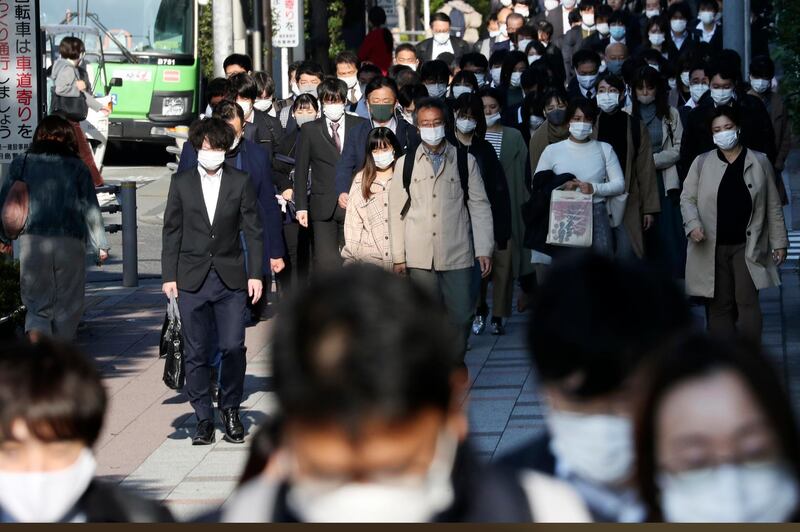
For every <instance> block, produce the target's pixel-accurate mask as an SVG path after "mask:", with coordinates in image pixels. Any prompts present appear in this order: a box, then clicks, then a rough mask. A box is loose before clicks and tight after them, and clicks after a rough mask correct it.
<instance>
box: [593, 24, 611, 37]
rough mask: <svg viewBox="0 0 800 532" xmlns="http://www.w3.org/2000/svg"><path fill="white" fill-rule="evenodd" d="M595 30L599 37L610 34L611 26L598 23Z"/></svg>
mask: <svg viewBox="0 0 800 532" xmlns="http://www.w3.org/2000/svg"><path fill="white" fill-rule="evenodd" d="M596 29H597V33H599V34H600V35H608V34H609V32H611V26H609V25H608V22H598V23H597V26H596Z"/></svg>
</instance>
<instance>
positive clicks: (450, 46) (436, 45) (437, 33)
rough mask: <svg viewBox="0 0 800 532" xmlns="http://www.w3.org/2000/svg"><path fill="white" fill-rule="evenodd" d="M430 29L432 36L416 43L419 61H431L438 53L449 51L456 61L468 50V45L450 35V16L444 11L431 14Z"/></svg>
mask: <svg viewBox="0 0 800 532" xmlns="http://www.w3.org/2000/svg"><path fill="white" fill-rule="evenodd" d="M431 30H433V37H431V38H429V39H425V40H424V41H422V42H421V43H419V44H418V45H417V57H419V60H420V63H424V62H426V61H432V60H433V59H436V58H437V57H439V55H440V54H443V53H446V52H450V53H451V54H453V57H455V60H456V61H460V60H461V56H462V55H464V54H466V53H469V52H470V47H469V45H468V44H467V43H466V42H464V41H463V40H462V39H460V38H458V37H453V36H451V35H450V17H448V16H447V15H446V14H444V13H434V14H433V15H431Z"/></svg>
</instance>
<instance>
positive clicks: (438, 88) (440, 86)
mask: <svg viewBox="0 0 800 532" xmlns="http://www.w3.org/2000/svg"><path fill="white" fill-rule="evenodd" d="M425 88H426V89H428V96H430V97H431V98H441V97H442V96H444V93H445V92H447V85H446V84H445V83H426V84H425Z"/></svg>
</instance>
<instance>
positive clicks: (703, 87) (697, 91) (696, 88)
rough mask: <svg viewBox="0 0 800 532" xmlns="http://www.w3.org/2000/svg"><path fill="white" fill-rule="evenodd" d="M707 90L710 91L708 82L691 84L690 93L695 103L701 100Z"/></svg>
mask: <svg viewBox="0 0 800 532" xmlns="http://www.w3.org/2000/svg"><path fill="white" fill-rule="evenodd" d="M706 92H708V84H707V83H697V84H695V85H690V86H689V93H690V94H691V95H692V100H693V101H694V103H697V102H699V101H700V98H702V97H703V95H704V94H705V93H706Z"/></svg>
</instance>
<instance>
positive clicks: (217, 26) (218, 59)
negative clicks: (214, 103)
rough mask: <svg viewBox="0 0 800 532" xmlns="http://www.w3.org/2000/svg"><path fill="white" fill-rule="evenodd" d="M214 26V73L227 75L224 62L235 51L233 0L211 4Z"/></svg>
mask: <svg viewBox="0 0 800 532" xmlns="http://www.w3.org/2000/svg"><path fill="white" fill-rule="evenodd" d="M211 9H212V17H213V23H212V25H213V28H214V75H215V76H219V77H225V69H224V68H223V63H224V62H225V58H226V57H228V56H229V55H231V54H232V53H233V7H232V5H231V0H214V2H212V4H211Z"/></svg>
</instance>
